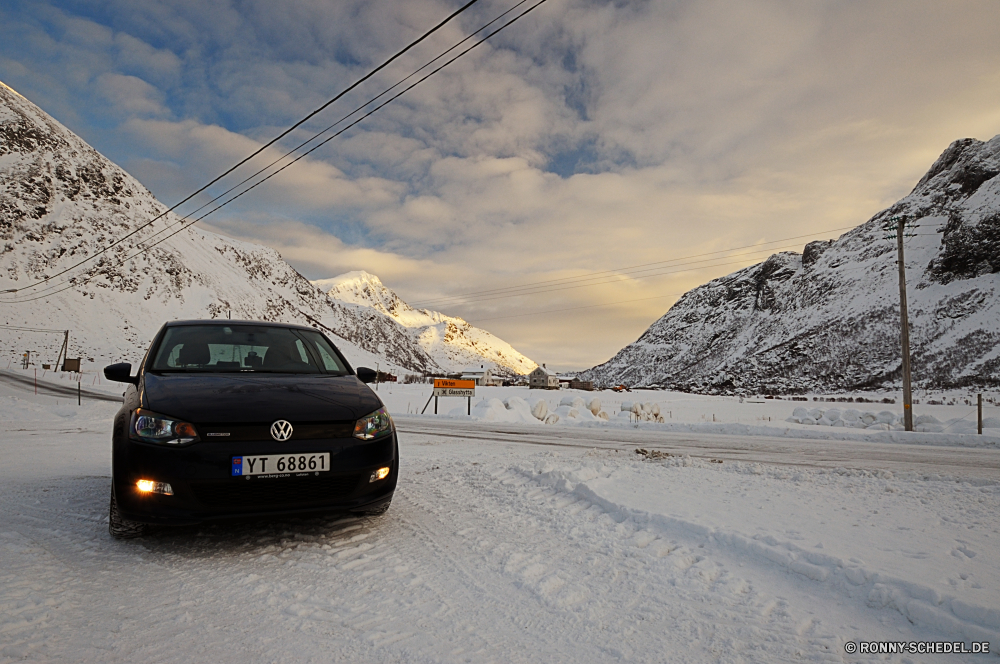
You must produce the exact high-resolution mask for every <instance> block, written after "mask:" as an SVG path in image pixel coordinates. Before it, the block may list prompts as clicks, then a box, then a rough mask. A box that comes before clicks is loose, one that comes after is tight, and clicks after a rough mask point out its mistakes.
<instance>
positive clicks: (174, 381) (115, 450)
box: [104, 320, 399, 538]
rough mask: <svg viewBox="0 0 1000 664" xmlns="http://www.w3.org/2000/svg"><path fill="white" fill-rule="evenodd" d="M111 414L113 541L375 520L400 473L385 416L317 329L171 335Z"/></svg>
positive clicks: (231, 326) (180, 329)
mask: <svg viewBox="0 0 1000 664" xmlns="http://www.w3.org/2000/svg"><path fill="white" fill-rule="evenodd" d="M131 372H132V366H131V365H130V364H127V363H122V364H113V365H111V366H109V367H106V368H105V369H104V375H105V376H106V377H107V378H108V379H110V380H114V381H119V382H123V383H130V385H129V387H128V389H127V390H126V392H125V403H124V405H123V406H122V408H121V410H119V411H118V414H117V415H116V416H115V421H114V431H113V434H112V482H111V508H110V519H109V526H108V528H109V530H110V532H111V534H112V535H113V536H115V537H119V538H122V537H136V536H139V535H142V534H143V533H145V532H146V531H147V530H148V527H149V525H150V524H165V525H182V524H194V523H200V522H204V521H208V520H214V519H224V518H233V517H243V518H254V517H260V516H270V515H282V514H299V513H305V512H323V511H342V512H354V513H361V514H381V513H383V512H385V510H387V509H388V508H389V503H390V501H391V500H392V495H393V492H394V491H395V489H396V478H397V475H398V473H399V446H398V444H397V441H396V433H395V430H394V427H393V423H392V418H391V417H390V416H389V413H388V412H387V411H386V409H385V406H384V405H383V403H382V401H381V400H380V399H379V398H378V396H377V395H376V394H375V392H374V391H372V389H371V388H369V387H368V386H367V385H366V384H365V383H366V382H371V381H372V380H374V379H375V376H376V372H374V371H372V370H371V369H366V368H364V367H361V368H359V369H358V370H357V373H355V371H354V370H353V369H351V367H350V365H349V364H348V363H347V360H345V359H344V356H343V355H342V354H341V353H340V351H339V350H338V349H337V347H336V346H335V345H334V344H333V343H331V342H330V340H329V339H328V338H327V337H325V336H324V335H323V334H321V333H320V332H319V331H317V330H315V329H313V328H311V327H304V326H300V325H289V324H284V323H262V322H254V321H230V320H195V321H173V322H170V323H167V324H166V325H164V326H163V327H162V328H160V331H159V332H158V333H157V334H156V337H155V338H154V339H153V343H152V344H151V345H150V347H149V351H148V352H147V353H146V357H145V358H144V359H143V361H142V364H141V365H140V366H139V370H138V372H137V375H136V376H132V375H131Z"/></svg>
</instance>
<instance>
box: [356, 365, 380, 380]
mask: <svg viewBox="0 0 1000 664" xmlns="http://www.w3.org/2000/svg"><path fill="white" fill-rule="evenodd" d="M357 374H358V380H360V381H361V382H362V383H374V382H375V379H376V378H378V372H377V371H375V370H374V369H369V368H368V367H358V371H357Z"/></svg>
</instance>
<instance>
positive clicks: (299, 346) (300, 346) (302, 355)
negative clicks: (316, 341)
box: [295, 339, 312, 364]
mask: <svg viewBox="0 0 1000 664" xmlns="http://www.w3.org/2000/svg"><path fill="white" fill-rule="evenodd" d="M295 350H297V351H298V352H299V359H300V360H302V361H303V362H305V363H306V364H312V362H310V361H309V353H307V352H306V345H305V344H304V343H302V340H301V339H296V340H295Z"/></svg>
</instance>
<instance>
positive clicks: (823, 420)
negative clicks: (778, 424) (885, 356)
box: [785, 406, 1000, 434]
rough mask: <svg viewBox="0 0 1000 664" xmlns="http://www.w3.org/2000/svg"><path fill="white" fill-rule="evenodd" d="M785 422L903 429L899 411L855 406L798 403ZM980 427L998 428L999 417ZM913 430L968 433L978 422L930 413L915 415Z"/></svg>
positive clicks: (985, 421)
mask: <svg viewBox="0 0 1000 664" xmlns="http://www.w3.org/2000/svg"><path fill="white" fill-rule="evenodd" d="M785 421H786V422H792V423H793V424H808V425H820V426H832V427H847V428H851V429H869V430H871V431H904V430H905V426H904V425H903V415H902V413H900V414H898V415H897V414H896V413H893V412H892V411H889V410H883V411H880V412H878V413H876V412H874V411H865V412H861V411H859V410H856V409H854V408H848V409H847V410H843V411H842V410H840V409H839V408H830V409H826V410H824V409H822V408H813V409H812V410H807V409H806V408H803V407H802V406H799V407H798V408H796V409H795V410H794V411H792V416H791V417H789V418H788V419H787V420H785ZM983 429H1000V418H997V417H988V418H986V419H984V420H983ZM913 430H914V431H917V432H922V433H944V432H950V433H958V434H969V433H977V432H978V424H977V423H976V422H975V421H973V420H969V419H967V418H961V417H956V418H952V419H950V420H948V421H947V422H941V421H940V420H938V419H937V418H936V417H934V416H933V415H918V416H917V417H916V418H914V420H913Z"/></svg>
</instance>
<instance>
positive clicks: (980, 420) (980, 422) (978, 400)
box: [976, 394, 983, 436]
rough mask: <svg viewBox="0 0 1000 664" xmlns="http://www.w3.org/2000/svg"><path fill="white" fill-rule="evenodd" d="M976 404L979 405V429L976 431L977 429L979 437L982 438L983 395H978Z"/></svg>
mask: <svg viewBox="0 0 1000 664" xmlns="http://www.w3.org/2000/svg"><path fill="white" fill-rule="evenodd" d="M976 402H977V403H978V405H979V427H978V429H979V435H980V436H982V435H983V395H982V394H980V395H979V398H978V399H976Z"/></svg>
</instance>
